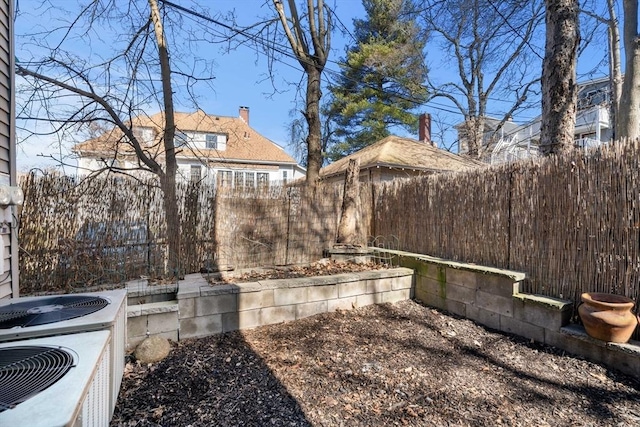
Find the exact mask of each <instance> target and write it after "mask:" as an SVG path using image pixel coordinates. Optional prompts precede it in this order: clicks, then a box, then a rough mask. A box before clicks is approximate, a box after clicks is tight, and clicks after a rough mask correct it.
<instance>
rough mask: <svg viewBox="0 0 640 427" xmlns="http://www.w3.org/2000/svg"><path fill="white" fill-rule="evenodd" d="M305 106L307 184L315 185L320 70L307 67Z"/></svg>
mask: <svg viewBox="0 0 640 427" xmlns="http://www.w3.org/2000/svg"><path fill="white" fill-rule="evenodd" d="M306 72H307V100H306V104H307V108H306V111H305V112H304V116H305V119H306V120H307V126H308V130H309V134H308V135H307V185H309V186H315V185H316V184H317V182H318V179H319V178H320V168H321V167H322V136H321V135H322V129H321V126H322V123H321V122H320V97H321V96H322V93H321V91H320V76H321V70H318V69H317V68H316V67H315V66H313V65H309V66H308V67H307V70H306Z"/></svg>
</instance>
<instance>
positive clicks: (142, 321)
mask: <svg viewBox="0 0 640 427" xmlns="http://www.w3.org/2000/svg"><path fill="white" fill-rule="evenodd" d="M146 335H147V316H138V317H129V318H127V336H130V337H141V336H146Z"/></svg>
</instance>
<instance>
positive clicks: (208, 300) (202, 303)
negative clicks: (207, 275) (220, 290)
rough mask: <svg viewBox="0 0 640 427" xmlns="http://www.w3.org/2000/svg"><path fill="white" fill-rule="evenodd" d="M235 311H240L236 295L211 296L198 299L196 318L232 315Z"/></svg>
mask: <svg viewBox="0 0 640 427" xmlns="http://www.w3.org/2000/svg"><path fill="white" fill-rule="evenodd" d="M234 311H238V300H237V295H236V294H222V295H211V296H206V297H200V298H196V303H195V316H196V317H201V316H208V315H211V314H220V313H230V312H234Z"/></svg>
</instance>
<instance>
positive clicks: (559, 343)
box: [544, 329, 606, 363]
mask: <svg viewBox="0 0 640 427" xmlns="http://www.w3.org/2000/svg"><path fill="white" fill-rule="evenodd" d="M585 335H586V334H585ZM544 342H545V344H547V345H551V346H553V347H556V348H559V349H561V350H565V351H566V352H568V353H571V354H573V355H575V356H580V357H583V358H585V359H587V360H590V361H592V362H596V363H602V362H603V361H604V352H605V351H606V349H605V347H604V343H602V342H601V343H602V344H599V343H596V342H595V340H594V341H589V340H586V339H581V338H579V337H577V336H574V335H570V334H566V333H563V332H562V330H561V331H560V332H556V331H552V330H549V329H546V330H545V331H544Z"/></svg>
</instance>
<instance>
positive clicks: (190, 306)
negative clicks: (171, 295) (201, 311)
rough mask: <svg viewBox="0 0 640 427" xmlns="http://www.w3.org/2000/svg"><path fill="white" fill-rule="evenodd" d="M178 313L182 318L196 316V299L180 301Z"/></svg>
mask: <svg viewBox="0 0 640 427" xmlns="http://www.w3.org/2000/svg"><path fill="white" fill-rule="evenodd" d="M178 311H179V312H180V318H181V319H184V318H187V317H195V316H196V300H195V298H185V299H181V300H178Z"/></svg>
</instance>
